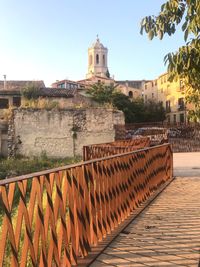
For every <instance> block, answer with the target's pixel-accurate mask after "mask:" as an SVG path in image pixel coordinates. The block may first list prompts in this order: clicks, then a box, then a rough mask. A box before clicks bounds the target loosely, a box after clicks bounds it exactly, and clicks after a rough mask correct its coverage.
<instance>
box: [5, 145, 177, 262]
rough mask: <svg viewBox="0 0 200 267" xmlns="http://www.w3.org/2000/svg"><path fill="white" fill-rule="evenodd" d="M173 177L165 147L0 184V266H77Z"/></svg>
mask: <svg viewBox="0 0 200 267" xmlns="http://www.w3.org/2000/svg"><path fill="white" fill-rule="evenodd" d="M171 177H172V151H171V147H170V145H169V144H166V145H161V146H157V147H152V148H146V149H142V150H138V151H134V152H127V153H124V154H120V155H114V156H109V157H106V158H101V159H96V160H91V161H87V162H84V163H80V164H75V165H70V166H66V167H62V168H56V169H52V170H48V171H43V172H38V173H34V174H30V175H24V176H20V177H15V178H12V179H7V180H4V181H1V182H0V244H1V246H0V266H6V267H7V266H45V267H46V266H72V265H77V263H78V262H79V261H80V259H81V258H85V257H87V256H88V253H90V251H91V248H94V247H95V246H97V245H98V244H103V240H105V238H106V237H107V236H108V235H109V234H112V233H113V232H114V231H115V230H116V229H117V228H118V227H119V225H121V224H122V223H123V222H124V221H125V220H126V219H127V218H129V217H130V215H131V214H132V212H133V211H134V210H135V209H136V208H137V207H139V206H140V205H142V203H144V201H146V200H147V199H148V198H149V197H150V196H151V195H152V194H153V192H154V191H155V190H157V189H158V188H159V187H160V186H161V185H163V184H165V183H166V182H167V181H168V180H169V179H170V178H171ZM101 242H102V243H101Z"/></svg>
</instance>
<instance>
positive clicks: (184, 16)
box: [141, 0, 200, 119]
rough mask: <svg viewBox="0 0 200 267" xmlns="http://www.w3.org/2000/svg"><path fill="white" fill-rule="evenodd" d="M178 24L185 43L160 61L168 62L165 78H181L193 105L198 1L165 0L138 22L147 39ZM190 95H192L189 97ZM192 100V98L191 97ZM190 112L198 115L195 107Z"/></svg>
mask: <svg viewBox="0 0 200 267" xmlns="http://www.w3.org/2000/svg"><path fill="white" fill-rule="evenodd" d="M178 25H181V29H182V31H183V38H184V40H185V45H183V46H181V47H180V48H179V49H178V51H176V52H172V53H169V54H167V55H166V56H165V58H164V61H165V63H166V64H168V73H169V80H170V81H172V80H176V79H178V78H179V79H184V82H185V86H186V88H187V95H188V96H189V98H187V101H190V103H193V104H194V106H195V105H196V104H195V102H196V94H198V93H199V92H200V27H199V25H200V2H199V0H187V1H186V0H168V1H166V2H165V3H164V4H163V5H162V6H161V10H160V13H159V14H158V16H147V17H145V18H143V20H142V22H141V34H143V32H144V31H145V32H146V33H147V34H148V37H149V39H150V40H152V39H153V38H154V37H158V38H160V39H162V38H163V36H164V35H165V34H168V35H169V36H171V35H173V34H174V33H175V32H176V29H177V26H178ZM191 95H193V96H194V97H193V96H192V97H190V96H191ZM193 100H194V101H193ZM193 115H194V116H196V117H198V118H199V119H200V117H199V111H198V109H194V110H193Z"/></svg>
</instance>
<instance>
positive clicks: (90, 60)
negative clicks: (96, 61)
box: [89, 55, 92, 65]
mask: <svg viewBox="0 0 200 267" xmlns="http://www.w3.org/2000/svg"><path fill="white" fill-rule="evenodd" d="M89 64H90V65H92V55H90V59H89Z"/></svg>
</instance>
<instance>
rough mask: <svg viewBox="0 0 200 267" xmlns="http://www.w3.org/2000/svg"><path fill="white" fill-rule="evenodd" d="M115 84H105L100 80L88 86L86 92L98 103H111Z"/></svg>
mask: <svg viewBox="0 0 200 267" xmlns="http://www.w3.org/2000/svg"><path fill="white" fill-rule="evenodd" d="M114 90H115V86H114V84H111V85H105V84H104V83H102V82H98V83H95V84H93V85H91V86H90V88H89V89H88V90H87V93H88V94H89V95H91V96H92V98H93V99H94V100H95V101H96V102H98V103H100V104H104V103H111V98H112V95H113V93H114Z"/></svg>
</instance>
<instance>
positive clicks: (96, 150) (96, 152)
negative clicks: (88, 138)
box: [83, 137, 150, 161]
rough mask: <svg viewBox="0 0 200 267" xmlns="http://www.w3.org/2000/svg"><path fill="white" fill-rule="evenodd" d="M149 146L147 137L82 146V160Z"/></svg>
mask: <svg viewBox="0 0 200 267" xmlns="http://www.w3.org/2000/svg"><path fill="white" fill-rule="evenodd" d="M149 146H150V138H149V137H141V138H135V139H128V140H119V141H115V142H111V143H103V144H93V145H88V146H83V160H84V161H85V160H91V159H97V158H103V157H105V156H111V155H116V154H121V153H125V152H130V151H134V150H138V149H142V148H145V147H149Z"/></svg>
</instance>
